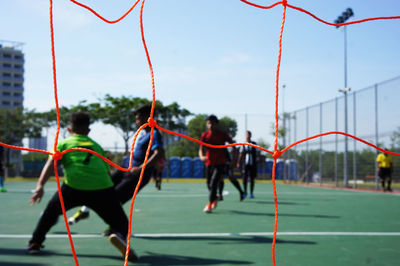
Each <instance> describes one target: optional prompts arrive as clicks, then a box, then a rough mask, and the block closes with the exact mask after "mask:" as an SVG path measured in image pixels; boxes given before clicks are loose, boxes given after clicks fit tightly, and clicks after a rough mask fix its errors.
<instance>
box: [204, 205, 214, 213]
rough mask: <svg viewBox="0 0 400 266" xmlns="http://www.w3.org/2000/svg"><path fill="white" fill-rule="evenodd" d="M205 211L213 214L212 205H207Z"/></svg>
mask: <svg viewBox="0 0 400 266" xmlns="http://www.w3.org/2000/svg"><path fill="white" fill-rule="evenodd" d="M203 211H204V212H205V213H211V212H212V208H211V203H207V204H206V206H205V207H204V210H203Z"/></svg>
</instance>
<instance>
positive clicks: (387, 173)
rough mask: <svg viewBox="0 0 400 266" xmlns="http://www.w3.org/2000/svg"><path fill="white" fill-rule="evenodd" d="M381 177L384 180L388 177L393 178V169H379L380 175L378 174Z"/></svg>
mask: <svg viewBox="0 0 400 266" xmlns="http://www.w3.org/2000/svg"><path fill="white" fill-rule="evenodd" d="M378 175H379V177H380V178H382V179H384V178H386V177H392V169H390V168H383V167H381V168H379V173H378Z"/></svg>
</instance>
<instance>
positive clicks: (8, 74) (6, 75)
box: [3, 73, 11, 77]
mask: <svg viewBox="0 0 400 266" xmlns="http://www.w3.org/2000/svg"><path fill="white" fill-rule="evenodd" d="M3 77H11V74H10V73H3Z"/></svg>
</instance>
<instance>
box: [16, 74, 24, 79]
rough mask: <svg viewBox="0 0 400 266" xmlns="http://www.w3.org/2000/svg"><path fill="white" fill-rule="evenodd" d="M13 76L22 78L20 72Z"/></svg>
mask: <svg viewBox="0 0 400 266" xmlns="http://www.w3.org/2000/svg"><path fill="white" fill-rule="evenodd" d="M14 78H22V75H21V74H14Z"/></svg>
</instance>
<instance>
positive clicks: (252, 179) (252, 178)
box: [250, 165, 257, 199]
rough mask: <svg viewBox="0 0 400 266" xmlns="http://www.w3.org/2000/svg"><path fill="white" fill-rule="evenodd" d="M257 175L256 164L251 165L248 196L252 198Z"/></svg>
mask: <svg viewBox="0 0 400 266" xmlns="http://www.w3.org/2000/svg"><path fill="white" fill-rule="evenodd" d="M256 176H257V166H255V165H254V166H251V169H250V198H251V199H252V198H254V183H255V179H256Z"/></svg>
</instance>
